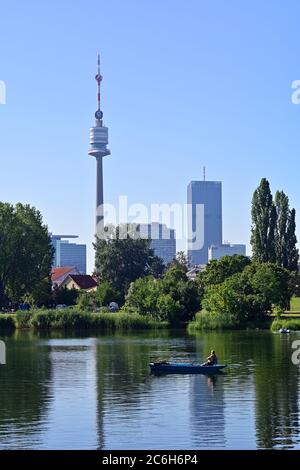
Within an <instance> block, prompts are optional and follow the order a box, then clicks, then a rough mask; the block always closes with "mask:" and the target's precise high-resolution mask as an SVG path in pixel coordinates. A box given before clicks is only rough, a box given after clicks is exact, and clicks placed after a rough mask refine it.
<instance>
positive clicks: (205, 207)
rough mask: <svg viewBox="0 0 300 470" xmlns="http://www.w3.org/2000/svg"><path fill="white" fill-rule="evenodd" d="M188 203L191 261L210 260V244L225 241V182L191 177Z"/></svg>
mask: <svg viewBox="0 0 300 470" xmlns="http://www.w3.org/2000/svg"><path fill="white" fill-rule="evenodd" d="M187 203H188V257H189V261H190V264H191V265H195V264H207V262H208V248H209V247H210V246H211V245H222V183H221V182H220V181H191V182H190V184H189V185H188V188H187Z"/></svg>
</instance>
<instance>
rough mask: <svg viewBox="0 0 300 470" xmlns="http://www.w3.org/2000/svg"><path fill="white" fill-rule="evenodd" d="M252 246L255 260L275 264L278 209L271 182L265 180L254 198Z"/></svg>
mask: <svg viewBox="0 0 300 470" xmlns="http://www.w3.org/2000/svg"><path fill="white" fill-rule="evenodd" d="M251 213H252V228H251V232H252V233H251V245H252V252H253V259H254V260H255V261H260V262H268V261H269V262H275V261H276V250H275V227H276V208H275V205H274V202H273V197H272V194H271V190H270V185H269V182H268V180H267V179H266V178H263V179H262V180H261V182H260V185H259V186H258V188H257V189H256V190H255V191H254V194H253V198H252V211H251Z"/></svg>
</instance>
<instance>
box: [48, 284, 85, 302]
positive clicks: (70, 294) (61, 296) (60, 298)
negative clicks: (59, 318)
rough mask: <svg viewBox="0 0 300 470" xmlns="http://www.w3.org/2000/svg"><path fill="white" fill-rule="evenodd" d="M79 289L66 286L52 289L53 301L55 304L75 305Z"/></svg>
mask: <svg viewBox="0 0 300 470" xmlns="http://www.w3.org/2000/svg"><path fill="white" fill-rule="evenodd" d="M79 293H80V291H79V290H78V289H75V288H73V289H68V288H67V287H58V288H56V289H54V291H53V296H52V298H53V302H54V304H55V305H59V304H65V305H68V306H69V305H75V304H76V302H77V298H78V296H79Z"/></svg>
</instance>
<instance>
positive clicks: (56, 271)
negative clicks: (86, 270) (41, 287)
mask: <svg viewBox="0 0 300 470" xmlns="http://www.w3.org/2000/svg"><path fill="white" fill-rule="evenodd" d="M74 269H75V267H74V266H64V267H62V268H52V271H51V281H52V282H55V281H57V279H59V278H60V277H62V276H64V275H65V274H68V273H69V272H71V271H74Z"/></svg>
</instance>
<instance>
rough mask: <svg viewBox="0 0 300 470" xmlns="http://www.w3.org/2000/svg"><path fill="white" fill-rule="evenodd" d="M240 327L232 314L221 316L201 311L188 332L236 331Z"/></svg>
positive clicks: (191, 323)
mask: <svg viewBox="0 0 300 470" xmlns="http://www.w3.org/2000/svg"><path fill="white" fill-rule="evenodd" d="M238 326H239V322H238V321H237V320H236V319H235V318H234V317H233V316H232V315H230V314H228V313H226V314H220V313H215V312H214V313H213V312H207V311H205V310H204V311H201V312H199V313H197V315H196V318H195V320H194V321H192V322H190V323H189V325H188V330H189V331H190V332H192V331H198V330H226V329H236V328H238Z"/></svg>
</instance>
